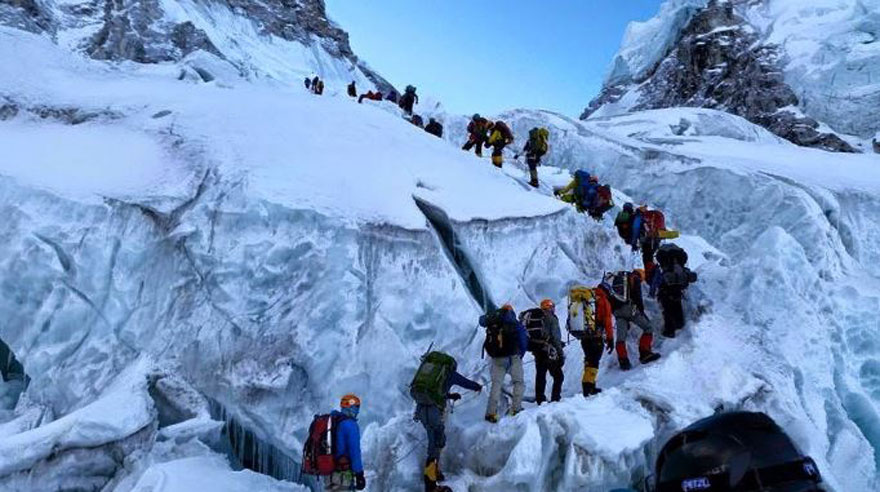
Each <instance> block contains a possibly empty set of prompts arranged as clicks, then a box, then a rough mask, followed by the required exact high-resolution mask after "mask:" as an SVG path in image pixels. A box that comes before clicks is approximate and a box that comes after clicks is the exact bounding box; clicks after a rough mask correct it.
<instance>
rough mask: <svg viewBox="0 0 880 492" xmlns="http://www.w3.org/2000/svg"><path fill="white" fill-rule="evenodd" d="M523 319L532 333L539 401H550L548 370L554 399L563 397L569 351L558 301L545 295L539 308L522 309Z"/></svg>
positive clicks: (530, 339)
mask: <svg viewBox="0 0 880 492" xmlns="http://www.w3.org/2000/svg"><path fill="white" fill-rule="evenodd" d="M519 320H520V323H522V324H523V326H525V328H526V332H527V333H528V335H529V351H531V352H532V354H533V355H534V356H535V403H537V404H538V405H540V404H542V403H544V402H545V401H547V396H546V395H545V393H544V391H545V389H546V388H547V372H550V375H551V376H552V377H553V389H552V390H551V392H550V401H551V402H554V401H559V400H560V399H562V382H563V380H564V379H565V375H564V374H563V372H562V366H563V365H564V364H565V353H564V352H563V345H562V336H561V335H560V333H559V318H557V317H556V305H555V304H553V301H552V300H550V299H544V300H543V301H541V306H540V307H539V308H535V309H529V310H528V311H523V312H522V313H520V315H519Z"/></svg>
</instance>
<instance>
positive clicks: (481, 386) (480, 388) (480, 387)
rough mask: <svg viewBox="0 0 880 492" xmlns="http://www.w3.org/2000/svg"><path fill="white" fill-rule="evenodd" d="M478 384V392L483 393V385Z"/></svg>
mask: <svg viewBox="0 0 880 492" xmlns="http://www.w3.org/2000/svg"><path fill="white" fill-rule="evenodd" d="M477 386H479V388H477V393H482V392H483V385H482V384H477Z"/></svg>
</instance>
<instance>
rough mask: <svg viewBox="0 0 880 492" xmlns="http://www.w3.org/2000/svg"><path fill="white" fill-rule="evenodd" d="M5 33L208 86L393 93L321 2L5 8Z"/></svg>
mask: <svg viewBox="0 0 880 492" xmlns="http://www.w3.org/2000/svg"><path fill="white" fill-rule="evenodd" d="M0 25H6V26H10V27H14V28H17V29H24V30H28V31H31V32H34V33H41V34H44V35H46V36H48V37H51V38H52V39H53V40H54V41H56V42H57V43H58V44H60V45H61V46H63V47H65V48H67V49H69V50H72V51H78V52H82V53H85V54H87V55H88V56H90V57H92V58H96V59H102V60H114V61H122V60H131V61H134V62H138V63H180V64H181V65H182V66H183V67H191V68H192V69H194V70H195V71H196V72H198V76H197V78H199V77H200V78H201V79H203V80H206V81H207V80H213V78H214V77H216V76H217V75H218V74H217V71H218V70H219V71H221V72H224V71H225V72H233V73H236V74H237V75H238V76H239V77H243V78H246V79H249V80H252V81H255V80H269V81H273V82H276V83H282V84H286V85H291V84H300V83H301V82H302V80H303V79H304V78H305V77H307V76H313V75H318V76H320V77H322V78H323V79H324V80H325V81H326V82H327V85H328V86H329V87H332V88H335V89H337V90H342V89H344V86H345V85H346V84H348V83H349V82H351V81H352V80H354V81H355V82H357V83H358V85H359V86H360V87H361V88H362V89H363V91H364V92H365V91H366V90H367V89H372V88H374V87H377V88H379V89H381V90H382V91H389V90H392V89H393V88H392V87H391V85H390V84H389V83H388V82H387V81H385V80H384V79H383V78H382V77H381V76H379V75H378V74H377V73H375V72H374V71H372V70H371V69H369V68H368V67H367V65H366V64H364V63H363V62H362V61H361V60H360V59H358V57H357V56H356V55H355V54H354V53H353V52H352V50H351V47H350V45H349V41H348V33H346V32H345V31H344V30H342V29H341V28H340V27H339V26H337V25H336V24H335V23H333V22H332V21H331V20H330V19H328V17H327V13H326V8H325V5H324V1H323V0H295V1H290V2H288V1H281V0H269V1H250V0H231V1H216V0H123V1H111V0H101V1H98V2H93V1H86V0H61V1H58V2H54V1H26V2H12V3H3V4H0ZM222 65H225V68H220V69H216V67H218V66H222Z"/></svg>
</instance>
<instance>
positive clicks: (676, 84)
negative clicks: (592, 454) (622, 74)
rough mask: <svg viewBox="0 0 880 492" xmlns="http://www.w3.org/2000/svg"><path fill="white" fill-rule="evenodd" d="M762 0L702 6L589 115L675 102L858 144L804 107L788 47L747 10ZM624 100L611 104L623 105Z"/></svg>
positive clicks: (816, 139) (799, 138)
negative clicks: (662, 50)
mask: <svg viewBox="0 0 880 492" xmlns="http://www.w3.org/2000/svg"><path fill="white" fill-rule="evenodd" d="M761 3H762V0H758V1H755V0H712V1H710V2H709V3H708V4H707V5H706V6H705V7H704V8H701V9H698V10H695V12H694V14H693V16H692V17H691V19H690V21H689V22H687V23H686V25H685V27H684V28H683V29H682V30H681V31H680V34H678V40H677V42H674V43H673V44H672V45H671V47H670V49H669V51H668V53H666V55H665V56H664V57H663V58H662V59H660V60H659V61H658V62H657V63H656V64H655V65H654V66H653V67H652V68H649V69H648V70H647V71H646V72H645V73H644V74H637V76H636V77H635V78H633V79H631V80H626V79H624V80H617V81H610V83H607V84H606V86H605V87H604V88H603V90H602V92H601V93H600V94H599V96H598V97H596V98H595V99H594V100H593V101H592V102H591V103H590V104H589V106H588V107H587V108H586V110H585V111H584V113H583V114H582V116H581V118H582V119H587V118H589V117H591V116H593V115H596V116H599V115H602V116H604V115H608V113H609V111H608V108H610V107H613V106H615V105H617V106H619V107H620V106H622V109H623V110H624V112H626V111H639V110H646V109H662V108H670V107H679V106H684V107H702V108H712V109H719V110H724V111H727V112H730V113H733V114H736V115H738V116H742V117H744V118H746V119H748V120H749V121H751V122H753V123H756V124H758V125H761V126H763V127H764V128H766V129H768V130H770V131H771V132H773V133H775V134H776V135H778V136H780V137H783V138H785V139H787V140H789V141H791V142H793V143H795V144H798V145H802V146H808V147H816V148H821V149H824V150H829V151H836V152H855V151H856V149H855V148H853V146H852V145H850V143H848V142H847V141H845V140H844V139H843V138H841V137H840V136H838V135H837V134H835V133H834V132H833V131H829V130H830V129H829V128H828V127H827V126H826V127H823V125H821V124H820V122H819V121H817V120H816V119H815V118H813V117H810V116H808V115H806V114H804V112H803V111H802V110H801V109H800V105H801V101H800V100H799V97H798V92H797V91H796V89H795V88H793V87H792V86H791V85H790V84H789V83H788V81H787V80H786V76H785V71H784V66H785V59H786V56H787V54H786V52H785V50H784V49H782V48H781V47H780V46H779V45H776V44H773V43H767V42H765V37H764V36H763V33H762V32H761V31H760V30H759V29H757V28H755V27H753V26H752V25H751V24H750V23H749V22H748V21H747V20H746V19H745V18H744V17H743V16H741V15H740V13H742V12H747V11H748V10H749V9H751V8H755V7H756V6H757V5H760V4H761ZM619 111H620V108H618V109H616V110H611V111H610V112H611V113H615V112H619Z"/></svg>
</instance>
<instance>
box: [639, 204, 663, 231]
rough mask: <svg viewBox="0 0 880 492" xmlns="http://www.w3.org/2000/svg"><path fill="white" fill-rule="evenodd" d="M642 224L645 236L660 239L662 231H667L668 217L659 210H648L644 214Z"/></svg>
mask: <svg viewBox="0 0 880 492" xmlns="http://www.w3.org/2000/svg"><path fill="white" fill-rule="evenodd" d="M642 222H643V223H644V227H645V234H646V235H647V236H648V237H658V236H659V234H660V231H665V230H666V216H664V215H663V212H661V211H659V210H646V211H644V212H642Z"/></svg>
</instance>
